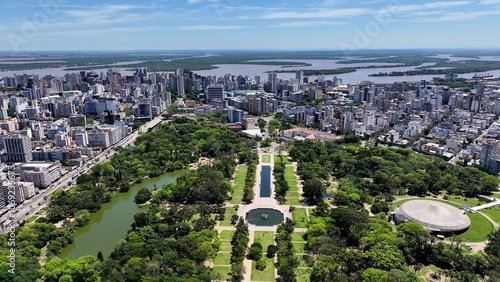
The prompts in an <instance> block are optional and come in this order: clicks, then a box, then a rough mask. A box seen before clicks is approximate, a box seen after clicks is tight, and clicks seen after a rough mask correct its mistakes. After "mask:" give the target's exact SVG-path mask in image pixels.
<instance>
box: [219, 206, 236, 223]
mask: <svg viewBox="0 0 500 282" xmlns="http://www.w3.org/2000/svg"><path fill="white" fill-rule="evenodd" d="M225 209H226V212H225V213H224V220H223V221H221V222H220V226H233V225H232V224H231V216H232V215H233V214H236V209H235V208H225Z"/></svg>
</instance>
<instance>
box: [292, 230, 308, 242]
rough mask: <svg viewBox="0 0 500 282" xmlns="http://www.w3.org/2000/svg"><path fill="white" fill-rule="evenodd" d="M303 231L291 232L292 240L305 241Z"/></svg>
mask: <svg viewBox="0 0 500 282" xmlns="http://www.w3.org/2000/svg"><path fill="white" fill-rule="evenodd" d="M304 234H305V232H293V233H292V241H297V242H305V240H304V238H303V237H302V236H304Z"/></svg>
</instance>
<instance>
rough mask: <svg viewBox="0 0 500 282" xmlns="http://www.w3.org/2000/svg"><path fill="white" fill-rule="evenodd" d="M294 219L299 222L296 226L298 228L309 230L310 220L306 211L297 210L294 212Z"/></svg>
mask: <svg viewBox="0 0 500 282" xmlns="http://www.w3.org/2000/svg"><path fill="white" fill-rule="evenodd" d="M292 219H293V220H295V221H296V222H297V223H296V224H295V227H296V228H307V225H308V223H309V220H308V219H307V213H306V209H302V208H296V209H295V210H293V211H292Z"/></svg>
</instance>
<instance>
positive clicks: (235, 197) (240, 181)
mask: <svg viewBox="0 0 500 282" xmlns="http://www.w3.org/2000/svg"><path fill="white" fill-rule="evenodd" d="M247 170H248V167H247V165H240V166H238V168H237V169H236V173H235V176H234V184H233V192H232V193H231V197H232V198H231V200H230V201H229V202H230V203H231V204H236V205H238V204H241V203H242V202H241V199H242V198H243V190H244V188H245V178H246V176H247Z"/></svg>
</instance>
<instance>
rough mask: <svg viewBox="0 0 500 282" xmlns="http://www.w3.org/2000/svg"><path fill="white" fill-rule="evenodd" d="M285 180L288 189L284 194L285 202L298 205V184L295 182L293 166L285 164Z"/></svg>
mask: <svg viewBox="0 0 500 282" xmlns="http://www.w3.org/2000/svg"><path fill="white" fill-rule="evenodd" d="M284 175H285V181H286V183H288V186H289V187H290V189H289V190H288V192H287V193H286V195H285V199H286V201H285V204H286V205H300V204H301V203H300V193H299V186H298V182H297V177H296V176H295V171H294V170H293V166H290V165H287V166H286V167H285V173H284Z"/></svg>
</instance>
